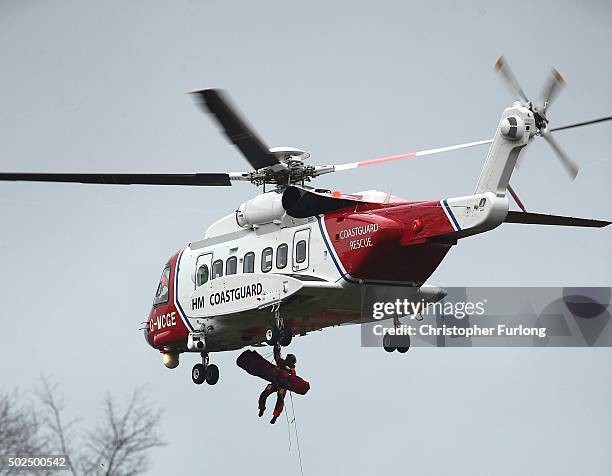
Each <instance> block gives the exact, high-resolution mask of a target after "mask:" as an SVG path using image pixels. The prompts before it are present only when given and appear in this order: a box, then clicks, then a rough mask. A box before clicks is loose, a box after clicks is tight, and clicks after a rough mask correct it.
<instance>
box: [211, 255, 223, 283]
mask: <svg viewBox="0 0 612 476" xmlns="http://www.w3.org/2000/svg"><path fill="white" fill-rule="evenodd" d="M220 276H223V260H220V259H218V260H217V261H215V262H214V263H213V265H212V278H213V279H215V278H218V277H220Z"/></svg>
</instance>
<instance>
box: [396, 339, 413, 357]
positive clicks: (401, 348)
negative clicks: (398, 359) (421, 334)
mask: <svg viewBox="0 0 612 476" xmlns="http://www.w3.org/2000/svg"><path fill="white" fill-rule="evenodd" d="M408 349H410V336H403V337H402V340H401V343H400V345H398V346H397V351H398V352H399V353H401V354H405V353H406V352H408Z"/></svg>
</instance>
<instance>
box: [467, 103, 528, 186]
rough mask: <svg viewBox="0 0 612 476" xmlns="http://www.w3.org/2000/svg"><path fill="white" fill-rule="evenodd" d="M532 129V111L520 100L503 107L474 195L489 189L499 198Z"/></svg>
mask: <svg viewBox="0 0 612 476" xmlns="http://www.w3.org/2000/svg"><path fill="white" fill-rule="evenodd" d="M535 132H536V127H535V120H534V117H533V113H532V112H531V111H530V110H529V109H528V108H526V107H524V106H522V105H521V103H519V102H515V103H514V104H513V105H512V107H509V108H506V109H505V110H504V112H503V114H502V117H501V121H500V122H499V125H498V126H497V131H496V132H495V137H494V138H493V143H492V144H491V147H490V148H489V152H488V154H487V160H486V162H485V164H484V167H483V168H482V172H481V173H480V178H479V179H478V184H477V185H476V190H475V191H474V193H475V194H478V193H485V192H493V193H494V194H495V195H497V196H500V197H501V196H503V195H505V194H506V188H508V182H509V181H510V176H511V175H512V171H513V170H514V166H515V165H516V161H517V159H518V156H519V153H520V152H521V149H522V148H523V147H525V146H526V145H527V144H528V143H529V139H530V138H531V137H532V136H533V135H534V134H535Z"/></svg>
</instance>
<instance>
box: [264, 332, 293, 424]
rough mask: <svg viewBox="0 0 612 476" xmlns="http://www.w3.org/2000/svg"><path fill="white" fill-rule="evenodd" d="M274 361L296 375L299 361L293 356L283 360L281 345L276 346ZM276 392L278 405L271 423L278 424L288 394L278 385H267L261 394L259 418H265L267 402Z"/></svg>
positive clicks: (289, 355) (279, 366)
mask: <svg viewBox="0 0 612 476" xmlns="http://www.w3.org/2000/svg"><path fill="white" fill-rule="evenodd" d="M274 360H275V361H276V365H277V367H278V368H280V369H283V370H286V371H287V372H290V373H291V374H293V375H295V364H296V362H297V359H296V358H295V355H293V354H287V356H286V357H285V358H284V359H283V358H282V357H281V351H280V345H279V344H276V345H275V346H274ZM274 392H276V405H274V411H273V412H272V420H270V423H272V424H274V423H276V419H277V418H278V417H279V415H280V414H281V413H282V412H283V407H284V405H285V394H286V393H287V389H286V388H281V387H279V386H278V385H277V384H276V383H270V384H268V385H266V388H264V391H263V392H261V395H260V396H259V416H260V417H261V416H263V414H264V412H265V411H266V400H267V399H268V397H269V396H270V395H272V394H273V393H274Z"/></svg>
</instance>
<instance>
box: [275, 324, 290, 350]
mask: <svg viewBox="0 0 612 476" xmlns="http://www.w3.org/2000/svg"><path fill="white" fill-rule="evenodd" d="M291 339H293V331H292V330H291V329H290V328H289V327H285V328H284V329H281V330H280V331H279V338H278V343H279V344H280V345H282V346H283V347H287V346H288V345H289V344H291Z"/></svg>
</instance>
